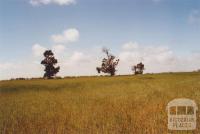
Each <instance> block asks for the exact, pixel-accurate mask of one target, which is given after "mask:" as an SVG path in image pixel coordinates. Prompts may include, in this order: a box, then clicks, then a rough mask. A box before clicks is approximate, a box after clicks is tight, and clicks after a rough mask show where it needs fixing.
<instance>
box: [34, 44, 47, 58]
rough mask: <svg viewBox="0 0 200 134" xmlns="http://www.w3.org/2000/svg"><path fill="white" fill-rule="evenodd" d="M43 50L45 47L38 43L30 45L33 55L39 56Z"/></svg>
mask: <svg viewBox="0 0 200 134" xmlns="http://www.w3.org/2000/svg"><path fill="white" fill-rule="evenodd" d="M45 50H47V49H46V48H45V47H43V46H41V45H40V44H34V45H33V46H32V52H33V55H34V56H35V57H41V56H42V55H43V53H44V51H45Z"/></svg>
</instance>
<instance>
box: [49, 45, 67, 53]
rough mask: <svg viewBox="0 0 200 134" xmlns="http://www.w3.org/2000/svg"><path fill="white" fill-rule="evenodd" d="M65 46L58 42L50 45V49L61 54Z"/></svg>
mask: <svg viewBox="0 0 200 134" xmlns="http://www.w3.org/2000/svg"><path fill="white" fill-rule="evenodd" d="M65 49H66V48H65V46H64V45H61V44H58V45H53V46H52V51H53V52H54V53H55V54H58V55H59V54H62V53H63V52H64V51H65Z"/></svg>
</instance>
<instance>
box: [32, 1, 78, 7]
mask: <svg viewBox="0 0 200 134" xmlns="http://www.w3.org/2000/svg"><path fill="white" fill-rule="evenodd" d="M29 2H30V4H31V5H33V6H38V5H48V4H56V5H60V6H62V5H71V4H75V3H76V1H75V0H30V1H29Z"/></svg>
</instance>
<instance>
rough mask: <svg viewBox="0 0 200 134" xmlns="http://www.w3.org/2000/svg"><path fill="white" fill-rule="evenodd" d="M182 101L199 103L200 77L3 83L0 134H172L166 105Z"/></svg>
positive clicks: (179, 76)
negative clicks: (172, 101) (187, 100)
mask: <svg viewBox="0 0 200 134" xmlns="http://www.w3.org/2000/svg"><path fill="white" fill-rule="evenodd" d="M180 97H184V98H191V99H193V100H195V101H196V103H198V104H200V73H176V74H156V75H150V74H149V75H143V76H118V77H82V78H67V79H61V80H29V81H28V80H27V81H23V80H22V81H4V82H0V133H3V134H4V133H5V134H65V133H70V134H73V133H86V134H89V133H92V134H110V133H116V134H118V133H132V134H167V133H168V131H167V113H166V105H167V103H168V102H169V101H170V100H172V99H174V98H180ZM199 108H200V107H199ZM199 130H200V121H199V120H198V129H197V130H196V131H195V132H193V133H196V134H197V133H199ZM176 133H177V132H176ZM178 133H192V132H178Z"/></svg>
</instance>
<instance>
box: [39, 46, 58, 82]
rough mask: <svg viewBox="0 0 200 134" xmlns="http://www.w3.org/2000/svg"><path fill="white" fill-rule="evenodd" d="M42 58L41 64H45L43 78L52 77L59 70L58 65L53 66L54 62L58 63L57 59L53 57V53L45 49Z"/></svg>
mask: <svg viewBox="0 0 200 134" xmlns="http://www.w3.org/2000/svg"><path fill="white" fill-rule="evenodd" d="M43 55H44V57H45V58H44V60H42V62H41V64H42V65H44V66H45V69H44V71H45V73H44V78H47V79H52V78H53V77H54V76H55V75H56V74H57V73H58V72H59V70H60V67H59V66H58V67H55V64H57V63H58V61H57V59H55V58H54V54H53V52H52V51H51V50H46V51H45V52H44V54H43Z"/></svg>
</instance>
